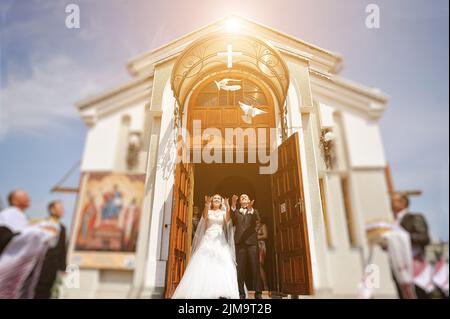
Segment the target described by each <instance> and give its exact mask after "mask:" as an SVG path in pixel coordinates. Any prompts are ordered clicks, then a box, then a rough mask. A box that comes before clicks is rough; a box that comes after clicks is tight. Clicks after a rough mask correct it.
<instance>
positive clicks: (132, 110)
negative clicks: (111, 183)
mask: <svg viewBox="0 0 450 319" xmlns="http://www.w3.org/2000/svg"><path fill="white" fill-rule="evenodd" d="M144 111H145V104H144V102H141V103H137V104H135V105H132V106H129V107H124V108H123V109H121V110H120V111H118V112H116V113H113V114H110V115H107V116H104V117H102V118H100V119H98V120H97V122H96V123H95V125H94V126H93V127H91V128H89V130H88V133H87V136H86V144H85V148H84V154H83V159H82V163H81V170H82V171H110V170H114V169H116V157H117V153H118V152H119V151H121V149H120V146H121V145H120V143H119V140H120V138H119V134H120V133H119V132H120V127H121V125H122V118H123V117H124V116H127V115H128V116H129V117H130V119H131V121H130V126H129V130H130V131H142V130H143V127H144V120H143V119H144Z"/></svg>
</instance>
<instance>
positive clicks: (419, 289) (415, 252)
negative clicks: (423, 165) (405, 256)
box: [392, 193, 434, 299]
mask: <svg viewBox="0 0 450 319" xmlns="http://www.w3.org/2000/svg"><path fill="white" fill-rule="evenodd" d="M392 210H393V211H394V214H395V218H396V223H397V225H399V226H400V227H401V228H402V229H404V230H405V231H406V232H408V233H409V237H410V241H411V247H412V259H413V276H414V286H415V293H416V295H417V298H419V299H426V298H429V294H430V293H431V291H432V290H433V289H434V286H433V282H432V274H433V268H432V267H431V265H430V264H429V263H428V261H427V260H426V259H425V247H426V246H427V245H428V244H429V243H430V237H429V235H428V225H427V222H426V220H425V218H424V216H423V215H421V214H413V213H411V212H409V199H408V197H407V196H406V195H402V194H399V193H395V194H394V195H392ZM396 283H397V289H398V288H399V286H398V282H396ZM401 296H403V295H401Z"/></svg>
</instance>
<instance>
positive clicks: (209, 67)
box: [171, 32, 289, 114]
mask: <svg viewBox="0 0 450 319" xmlns="http://www.w3.org/2000/svg"><path fill="white" fill-rule="evenodd" d="M230 45H231V48H232V50H233V52H238V53H240V54H239V55H235V56H233V63H232V67H231V68H229V67H228V64H227V57H226V56H224V55H219V53H221V52H224V51H227V48H228V47H229V46H230ZM220 70H222V71H225V70H230V71H233V72H236V71H237V72H239V70H245V71H246V72H252V73H253V74H254V75H255V76H257V77H258V78H260V79H261V80H262V81H264V82H265V83H266V84H267V85H268V86H269V87H270V89H271V90H272V91H273V94H274V95H275V98H276V100H277V102H278V107H279V109H280V110H279V111H280V112H281V113H283V108H284V105H285V100H286V96H287V92H288V88H289V72H288V68H287V66H286V63H285V62H284V61H283V59H282V57H281V55H280V53H279V52H278V51H277V50H276V49H275V48H274V47H272V46H271V45H270V44H269V43H267V42H266V41H264V40H262V39H259V38H256V37H254V36H251V35H247V34H242V33H228V32H218V33H214V34H212V35H207V36H205V37H202V38H200V39H198V40H197V41H194V42H193V43H192V44H191V45H189V46H188V47H187V48H186V49H185V50H184V52H183V53H182V54H181V56H180V57H179V58H178V60H177V61H176V62H175V65H174V68H173V70H172V77H171V86H172V90H173V92H174V96H175V99H176V100H177V103H178V105H179V107H180V110H179V114H183V108H184V105H185V102H186V99H187V97H188V96H189V93H190V92H191V91H192V89H193V88H194V86H195V85H196V84H197V83H198V82H201V81H202V80H203V79H204V78H205V77H207V76H208V75H209V74H211V73H213V72H218V71H220Z"/></svg>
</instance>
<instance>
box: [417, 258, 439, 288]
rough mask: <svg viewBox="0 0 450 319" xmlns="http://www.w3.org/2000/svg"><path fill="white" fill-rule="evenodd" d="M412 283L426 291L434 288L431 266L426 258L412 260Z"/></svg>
mask: <svg viewBox="0 0 450 319" xmlns="http://www.w3.org/2000/svg"><path fill="white" fill-rule="evenodd" d="M414 267H415V268H416V269H415V271H414V284H415V285H416V286H419V287H420V288H422V289H423V290H425V291H426V292H427V293H430V292H432V291H433V290H434V285H433V267H432V266H431V265H430V263H429V262H428V261H426V260H414Z"/></svg>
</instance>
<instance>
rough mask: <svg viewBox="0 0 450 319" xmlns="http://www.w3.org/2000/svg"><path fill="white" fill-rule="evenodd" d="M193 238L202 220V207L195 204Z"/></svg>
mask: <svg viewBox="0 0 450 319" xmlns="http://www.w3.org/2000/svg"><path fill="white" fill-rule="evenodd" d="M192 210H193V212H192V238H194V235H195V232H196V231H197V226H198V223H199V222H200V217H201V216H200V209H198V207H197V206H194V208H193V209H192Z"/></svg>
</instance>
